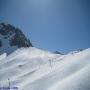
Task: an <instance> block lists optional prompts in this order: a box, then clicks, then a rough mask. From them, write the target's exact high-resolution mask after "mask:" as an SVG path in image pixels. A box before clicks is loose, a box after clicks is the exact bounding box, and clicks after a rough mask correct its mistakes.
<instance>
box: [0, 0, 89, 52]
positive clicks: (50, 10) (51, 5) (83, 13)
mask: <svg viewBox="0 0 90 90" xmlns="http://www.w3.org/2000/svg"><path fill="white" fill-rule="evenodd" d="M89 6H90V2H89V0H0V22H6V23H10V24H12V25H15V26H16V27H19V28H20V29H21V30H22V31H23V32H24V33H25V35H26V36H27V37H28V38H30V40H31V42H32V43H33V45H34V46H36V47H38V48H43V49H47V50H50V51H61V52H63V53H66V52H69V51H71V50H75V49H79V48H83V49H85V48H89V47H90V7H89Z"/></svg>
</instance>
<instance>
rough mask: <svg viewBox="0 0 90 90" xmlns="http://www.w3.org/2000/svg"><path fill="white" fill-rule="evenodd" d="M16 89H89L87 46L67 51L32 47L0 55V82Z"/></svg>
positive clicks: (89, 60) (89, 72)
mask: <svg viewBox="0 0 90 90" xmlns="http://www.w3.org/2000/svg"><path fill="white" fill-rule="evenodd" d="M9 85H10V86H11V87H13V86H16V87H18V90H90V49H86V50H83V51H81V52H77V53H73V54H71V53H69V54H67V55H60V54H54V53H51V52H48V51H44V50H40V49H37V48H35V47H31V48H21V49H18V50H17V51H15V52H14V53H12V54H11V55H9V56H6V55H2V56H0V86H1V87H2V86H4V87H5V86H9Z"/></svg>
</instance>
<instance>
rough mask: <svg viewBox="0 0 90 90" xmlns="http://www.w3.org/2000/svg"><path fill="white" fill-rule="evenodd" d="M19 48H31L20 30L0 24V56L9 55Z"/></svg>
mask: <svg viewBox="0 0 90 90" xmlns="http://www.w3.org/2000/svg"><path fill="white" fill-rule="evenodd" d="M20 47H32V44H31V42H30V40H29V39H27V38H26V36H25V35H24V34H23V32H22V31H21V30H20V29H18V28H16V27H14V26H12V25H10V24H5V23H0V54H2V53H7V54H10V53H12V52H13V51H15V50H16V49H18V48H20Z"/></svg>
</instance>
